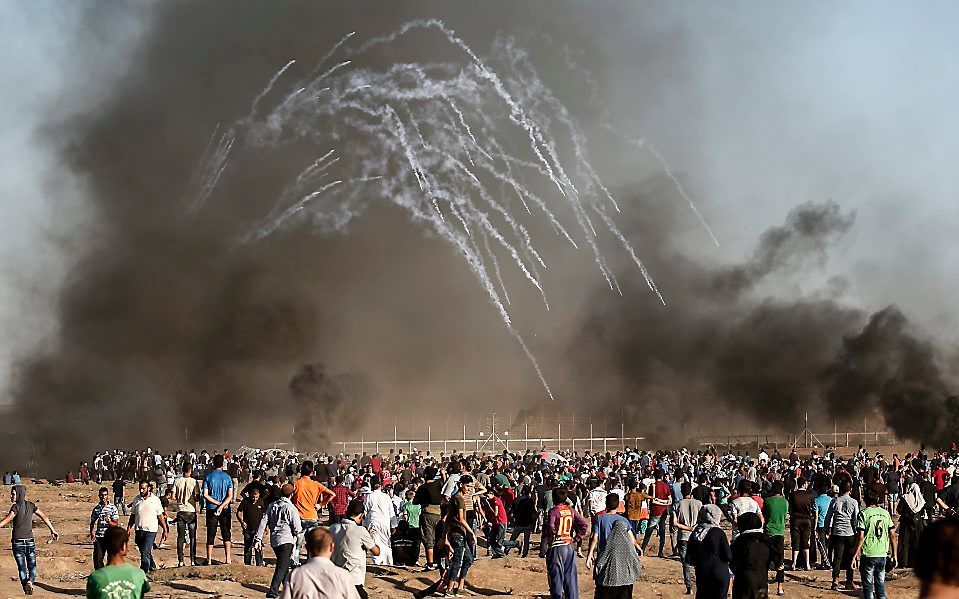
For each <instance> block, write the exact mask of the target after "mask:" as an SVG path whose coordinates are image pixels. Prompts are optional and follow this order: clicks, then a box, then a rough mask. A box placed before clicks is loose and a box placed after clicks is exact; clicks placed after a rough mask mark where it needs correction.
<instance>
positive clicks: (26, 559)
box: [0, 472, 60, 595]
mask: <svg viewBox="0 0 959 599" xmlns="http://www.w3.org/2000/svg"><path fill="white" fill-rule="evenodd" d="M14 474H15V475H16V474H17V473H16V472H14ZM10 501H12V502H13V505H11V506H10V511H9V512H8V513H7V516H6V517H5V518H4V519H3V520H0V528H3V527H4V526H6V525H7V524H10V523H11V522H12V523H13V531H12V532H13V534H12V539H11V541H12V545H13V559H15V560H16V562H17V573H18V574H19V576H20V586H22V587H23V592H24V593H26V594H27V595H32V594H33V585H34V583H36V582H37V543H36V539H35V538H34V536H33V517H34V516H36V517H37V518H40V520H41V521H42V522H43V523H44V524H46V525H47V528H48V529H49V530H50V534H51V535H52V536H53V540H54V541H56V540H57V539H59V538H60V535H59V534H58V533H57V531H56V529H55V528H53V523H51V522H50V519H49V518H48V517H47V515H46V514H44V513H43V512H42V511H40V509H39V508H37V505H36V504H35V503H33V502H32V501H27V488H26V487H25V486H23V485H20V484H15V485H14V486H13V487H12V488H11V489H10Z"/></svg>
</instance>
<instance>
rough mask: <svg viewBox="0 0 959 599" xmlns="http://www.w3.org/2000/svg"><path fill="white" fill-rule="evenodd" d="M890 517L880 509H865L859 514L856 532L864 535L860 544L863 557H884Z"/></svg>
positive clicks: (890, 525) (887, 541)
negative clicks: (858, 531)
mask: <svg viewBox="0 0 959 599" xmlns="http://www.w3.org/2000/svg"><path fill="white" fill-rule="evenodd" d="M890 528H892V517H891V516H890V515H889V512H887V511H886V510H884V509H883V508H881V507H867V508H866V509H864V510H863V511H861V512H859V518H858V519H857V520H856V530H861V531H863V532H864V533H865V540H864V541H863V542H862V555H863V557H886V555H887V553H888V551H889V529H890Z"/></svg>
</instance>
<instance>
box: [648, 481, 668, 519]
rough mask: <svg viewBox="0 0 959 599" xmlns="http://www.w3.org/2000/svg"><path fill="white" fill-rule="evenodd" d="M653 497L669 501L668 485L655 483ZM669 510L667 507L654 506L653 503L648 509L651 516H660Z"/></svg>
mask: <svg viewBox="0 0 959 599" xmlns="http://www.w3.org/2000/svg"><path fill="white" fill-rule="evenodd" d="M653 487H654V488H653V497H655V498H656V499H665V500H667V501H668V500H669V497H670V495H671V494H672V493H671V492H670V490H669V485H667V484H666V483H664V482H663V481H661V480H658V481H656V484H655V485H653ZM667 509H669V506H668V505H656V504H655V503H654V504H653V505H652V507H651V508H650V513H651V514H652V515H653V516H662V515H663V514H665V513H666V510H667Z"/></svg>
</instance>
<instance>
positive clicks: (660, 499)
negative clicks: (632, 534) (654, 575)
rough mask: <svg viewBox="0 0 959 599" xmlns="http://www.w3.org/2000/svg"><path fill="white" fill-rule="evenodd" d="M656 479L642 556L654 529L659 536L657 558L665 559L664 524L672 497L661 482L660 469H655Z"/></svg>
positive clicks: (666, 486) (662, 475) (661, 473)
mask: <svg viewBox="0 0 959 599" xmlns="http://www.w3.org/2000/svg"><path fill="white" fill-rule="evenodd" d="M653 476H654V478H655V479H656V480H655V482H654V483H653V498H652V507H651V508H650V510H649V511H650V517H649V524H648V525H647V526H646V534H645V535H644V536H643V547H642V550H643V554H644V555H645V553H646V547H648V546H649V539H650V538H651V537H652V536H653V530H654V529H655V530H656V532H657V534H658V535H659V557H666V554H665V549H666V539H667V537H666V524H667V521H668V519H669V516H668V514H667V512H668V511H669V507H670V502H671V499H672V496H673V493H672V490H671V489H670V488H669V485H668V484H666V482H665V481H663V477H664V476H665V475H664V473H663V471H662V470H661V469H657V470H656V472H655V473H654V474H653Z"/></svg>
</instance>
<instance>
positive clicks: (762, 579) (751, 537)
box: [730, 512, 773, 599]
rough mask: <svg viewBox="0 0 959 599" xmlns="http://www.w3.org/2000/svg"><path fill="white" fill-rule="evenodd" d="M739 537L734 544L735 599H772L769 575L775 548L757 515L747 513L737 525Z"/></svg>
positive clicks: (740, 517)
mask: <svg viewBox="0 0 959 599" xmlns="http://www.w3.org/2000/svg"><path fill="white" fill-rule="evenodd" d="M736 526H737V527H738V528H739V531H740V532H739V536H738V537H736V540H735V541H733V544H732V547H731V550H732V554H733V559H732V562H731V564H730V567H731V569H732V572H733V599H765V598H766V597H768V596H769V576H768V572H769V569H770V567H771V566H772V563H773V548H772V546H770V544H769V537H767V536H766V534H765V533H764V532H763V523H762V521H761V520H760V519H759V516H758V515H757V514H753V513H751V512H750V513H745V514H742V515H741V516H739V519H738V520H737V521H736Z"/></svg>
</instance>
